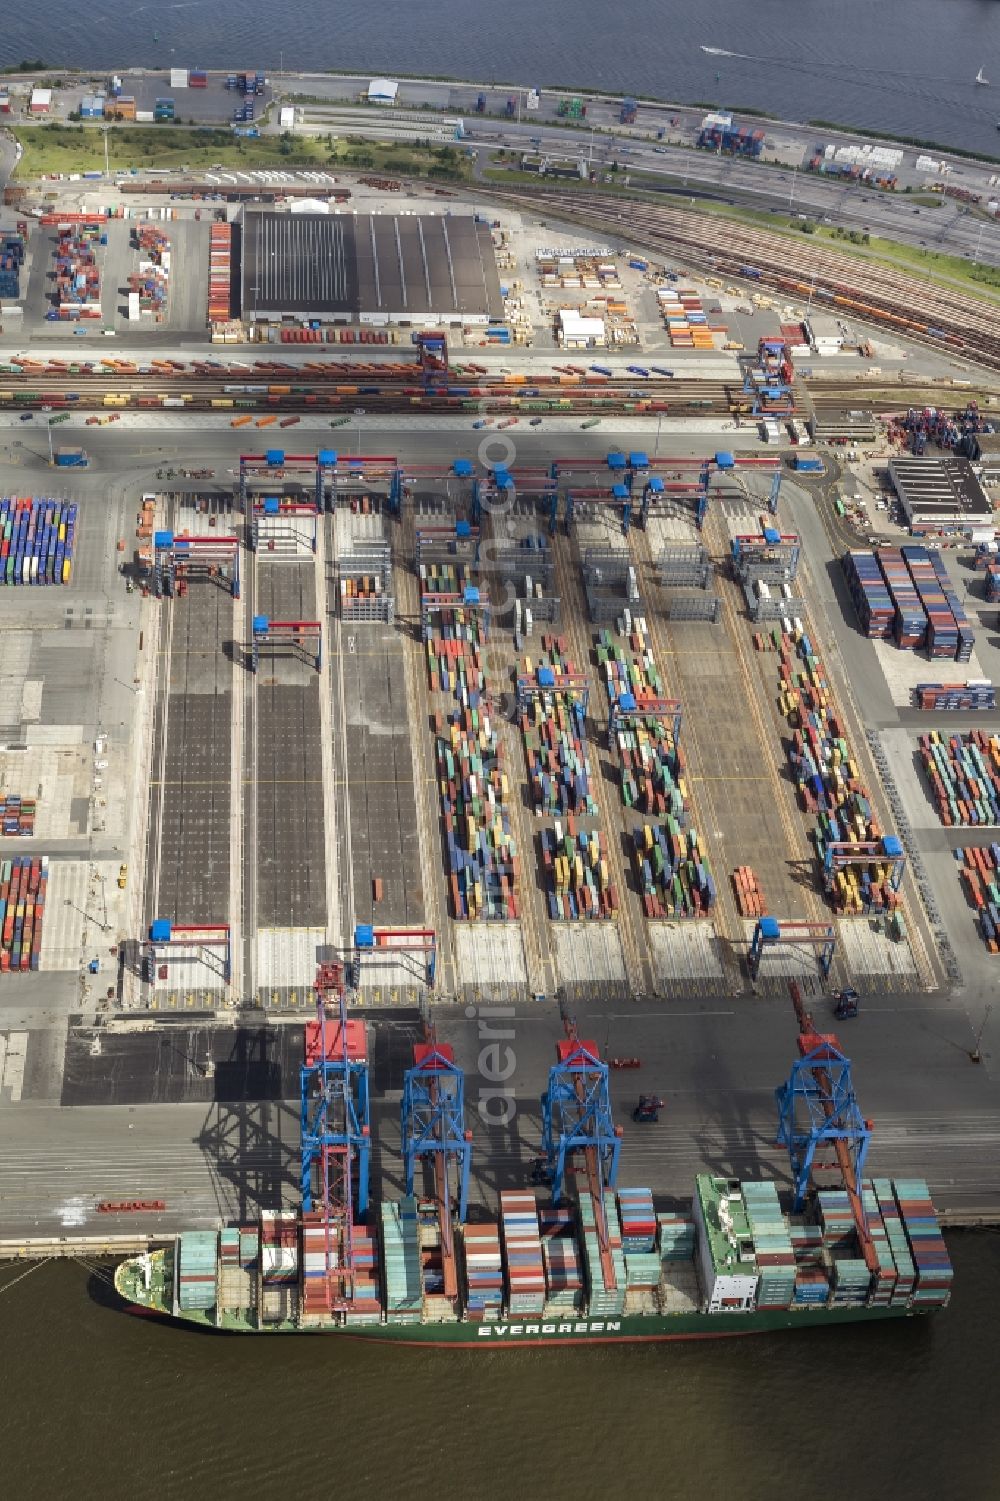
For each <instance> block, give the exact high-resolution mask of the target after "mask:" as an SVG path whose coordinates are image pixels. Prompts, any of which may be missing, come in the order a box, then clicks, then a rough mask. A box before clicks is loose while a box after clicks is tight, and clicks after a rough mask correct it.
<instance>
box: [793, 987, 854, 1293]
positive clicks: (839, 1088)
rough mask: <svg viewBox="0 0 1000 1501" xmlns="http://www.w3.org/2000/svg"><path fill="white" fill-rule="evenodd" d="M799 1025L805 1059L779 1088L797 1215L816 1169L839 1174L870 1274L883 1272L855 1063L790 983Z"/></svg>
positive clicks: (798, 1063) (799, 1062) (797, 988)
mask: <svg viewBox="0 0 1000 1501" xmlns="http://www.w3.org/2000/svg"><path fill="white" fill-rule="evenodd" d="M789 993H790V995H791V999H792V1005H793V1007H794V1009H795V1015H796V1019H797V1021H798V1028H799V1031H798V1047H799V1057H798V1058H797V1059H796V1060H795V1062H794V1063H793V1065H792V1071H791V1074H790V1076H789V1078H788V1081H787V1083H785V1084H782V1085H780V1086H779V1088H778V1089H776V1090H775V1100H776V1102H777V1106H778V1145H779V1146H784V1147H787V1148H788V1156H789V1162H790V1164H791V1169H792V1178H793V1182H794V1201H793V1205H792V1210H793V1213H796V1214H797V1213H798V1212H799V1211H800V1210H801V1208H802V1205H803V1202H804V1200H805V1196H806V1193H807V1191H808V1189H809V1184H810V1180H811V1178H812V1175H813V1173H814V1171H815V1170H816V1169H822V1168H823V1167H826V1168H830V1167H833V1168H834V1169H836V1170H839V1173H840V1176H841V1180H842V1182H843V1185H844V1189H845V1191H846V1193H847V1197H848V1202H849V1203H850V1206H851V1213H852V1215H853V1217H854V1224H855V1229H856V1232H857V1237H858V1243H859V1246H860V1248H861V1252H862V1255H863V1257H864V1260H865V1263H866V1265H867V1266H868V1269H869V1271H871V1272H873V1273H874V1272H877V1271H878V1258H877V1256H876V1253H875V1248H874V1246H873V1244H872V1238H871V1233H870V1231H869V1228H868V1218H867V1215H866V1213H865V1207H864V1201H863V1198H862V1183H863V1178H864V1170H865V1159H866V1157H867V1155H868V1146H869V1143H870V1141H871V1134H872V1123H871V1121H869V1120H866V1119H865V1118H864V1116H863V1115H862V1113H861V1109H860V1106H859V1105H858V1101H857V1097H856V1095H855V1092H854V1081H853V1078H852V1075H851V1062H850V1059H849V1058H847V1057H846V1055H845V1054H844V1053H843V1052H842V1050H841V1048H840V1044H839V1043H838V1041H837V1038H836V1037H835V1036H834V1035H833V1034H832V1033H820V1032H817V1031H816V1028H815V1025H814V1023H813V1018H812V1016H811V1014H810V1013H809V1012H808V1011H807V1010H806V1008H805V1005H804V1003H803V1000H802V993H801V991H800V990H799V987H798V985H797V984H795V982H794V981H793V982H792V983H791V984H790V985H789ZM827 1151H832V1153H833V1157H834V1161H833V1162H832V1163H830V1162H817V1160H816V1154H817V1152H820V1153H825V1152H827Z"/></svg>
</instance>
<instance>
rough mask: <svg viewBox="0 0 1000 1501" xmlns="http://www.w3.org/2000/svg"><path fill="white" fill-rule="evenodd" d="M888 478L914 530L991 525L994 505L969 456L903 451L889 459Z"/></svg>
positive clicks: (941, 529) (958, 528)
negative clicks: (910, 453)
mask: <svg viewBox="0 0 1000 1501" xmlns="http://www.w3.org/2000/svg"><path fill="white" fill-rule="evenodd" d="M889 478H890V479H891V480H892V483H893V486H894V487H895V491H896V494H897V495H898V496H899V502H900V505H901V507H902V510H903V515H904V516H905V518H906V521H907V524H908V525H909V527H910V530H911V531H913V532H916V533H920V532H935V531H956V530H962V531H965V530H968V528H970V527H982V526H990V525H991V524H992V520H993V510H992V507H991V506H990V502H989V500H988V498H987V496H986V494H985V492H984V490H983V487H982V485H981V484H980V483H979V480H978V479H977V478H976V476H975V474H974V473H973V469H972V465H971V464H970V463H969V461H968V459H957V458H955V457H954V455H952V454H940V455H937V454H934V455H925V456H924V457H923V458H914V457H912V456H910V455H908V454H902V455H900V456H899V457H898V458H894V459H892V460H891V461H890V464H889Z"/></svg>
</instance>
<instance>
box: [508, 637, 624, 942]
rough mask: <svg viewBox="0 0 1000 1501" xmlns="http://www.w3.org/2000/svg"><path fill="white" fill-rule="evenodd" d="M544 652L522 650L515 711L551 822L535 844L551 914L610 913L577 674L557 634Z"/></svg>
mask: <svg viewBox="0 0 1000 1501" xmlns="http://www.w3.org/2000/svg"><path fill="white" fill-rule="evenodd" d="M541 644H542V655H541V658H540V659H539V661H538V662H537V663H536V662H533V661H532V660H531V659H530V658H527V657H525V658H524V659H523V661H522V662H521V665H520V674H519V676H520V680H521V682H522V683H528V684H530V685H531V686H532V689H533V691H532V692H530V693H529V694H528V695H527V697H526V700H525V701H524V704H523V707H522V711H521V734H522V739H523V743H524V755H525V763H526V766H527V771H528V780H529V783H530V787H531V801H532V806H533V808H534V810H535V812H536V813H537V814H538V815H539V816H540V817H543V818H551V819H553V822H552V824H551V825H549V826H546V827H545V828H543V829H542V830H541V833H540V838H539V845H540V853H541V860H542V867H543V871H544V875H545V883H546V890H547V894H548V908H549V917H550V918H551V919H552V920H553V921H554V922H559V921H575V920H576V919H578V918H607V917H611V916H612V914H613V913H614V911H615V910H616V908H617V904H618V893H617V892H616V890H615V888H614V886H613V885H612V883H611V868H610V864H609V861H608V846H607V839H606V836H605V834H604V831H603V830H602V829H601V828H600V827H599V825H597V818H598V805H597V801H596V799H595V797H594V796H593V793H592V791H591V786H592V771H591V764H590V752H589V748H588V745H587V739H586V730H585V715H584V700H583V697H582V696H581V691H580V684H581V683H582V682H584V681H585V679H584V678H583V676H582V674H580V673H578V672H577V669H576V666H575V664H574V663H573V661H572V660H571V659H570V658H569V656H568V655H567V648H566V642H565V640H564V639H563V638H562V637H558V636H543V637H542V643H541Z"/></svg>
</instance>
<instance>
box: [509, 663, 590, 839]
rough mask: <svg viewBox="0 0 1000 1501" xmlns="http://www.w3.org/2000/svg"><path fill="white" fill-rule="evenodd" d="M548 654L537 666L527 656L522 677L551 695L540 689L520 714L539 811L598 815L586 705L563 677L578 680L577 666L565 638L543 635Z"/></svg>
mask: <svg viewBox="0 0 1000 1501" xmlns="http://www.w3.org/2000/svg"><path fill="white" fill-rule="evenodd" d="M542 649H543V656H542V658H541V660H540V661H539V663H538V664H537V671H536V666H535V664H533V663H532V661H531V659H530V658H527V657H526V658H525V659H524V661H523V663H522V665H521V675H522V677H524V678H527V679H531V680H534V681H536V682H537V684H538V686H539V687H545V686H548V685H549V684H551V685H552V686H553V691H552V692H551V693H535V694H533V695H532V696H531V698H530V699H529V701H528V704H527V706H526V708H525V709H524V711H523V713H522V715H521V731H522V735H523V737H524V751H525V757H526V759H527V763H528V776H529V780H530V782H531V794H532V803H533V805H534V809H535V812H536V813H577V814H589V815H590V816H592V817H593V816H595V815H596V813H597V804H596V802H595V800H594V798H593V796H592V795H591V791H590V779H591V770H590V757H589V755H588V753H587V742H586V739H585V736H584V714H583V705H582V702H581V701H580V700H579V698H578V697H577V696H576V695H575V694H574V693H572V692H570V691H568V690H567V691H561V690H560V688H559V686H558V684H559V681H560V679H566V678H574V677H575V676H576V669H575V667H574V664H573V663H572V662H571V661H570V659H569V658H568V656H567V655H566V651H565V644H564V642H563V641H562V639H561V638H558V637H552V636H543V637H542Z"/></svg>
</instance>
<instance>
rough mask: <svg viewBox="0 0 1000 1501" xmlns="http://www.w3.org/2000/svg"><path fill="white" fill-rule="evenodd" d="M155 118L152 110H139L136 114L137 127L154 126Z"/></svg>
mask: <svg viewBox="0 0 1000 1501" xmlns="http://www.w3.org/2000/svg"><path fill="white" fill-rule="evenodd" d="M154 118H155V117H154V115H153V111H152V110H151V109H137V110H136V112H135V120H136V124H137V125H152V123H153V120H154Z"/></svg>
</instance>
